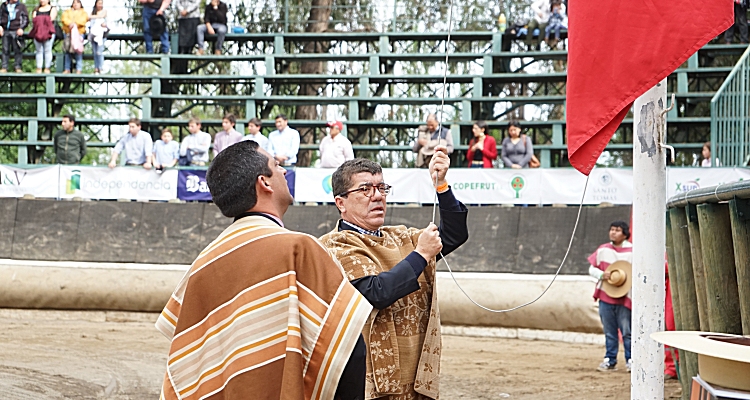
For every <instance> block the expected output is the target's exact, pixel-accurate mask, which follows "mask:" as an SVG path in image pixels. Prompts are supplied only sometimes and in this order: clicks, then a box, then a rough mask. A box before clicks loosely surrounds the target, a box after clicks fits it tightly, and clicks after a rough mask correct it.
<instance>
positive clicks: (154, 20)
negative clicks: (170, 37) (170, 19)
mask: <svg viewBox="0 0 750 400" xmlns="http://www.w3.org/2000/svg"><path fill="white" fill-rule="evenodd" d="M148 24H149V28H150V29H149V30H150V31H151V36H154V37H159V36H161V34H162V33H164V30H165V29H167V20H166V19H164V16H163V15H154V16H153V17H151V19H150V20H149V21H148Z"/></svg>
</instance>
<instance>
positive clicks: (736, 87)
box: [711, 47, 750, 166]
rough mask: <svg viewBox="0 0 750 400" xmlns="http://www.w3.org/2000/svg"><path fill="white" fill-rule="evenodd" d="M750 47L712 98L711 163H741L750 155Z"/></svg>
mask: <svg viewBox="0 0 750 400" xmlns="http://www.w3.org/2000/svg"><path fill="white" fill-rule="evenodd" d="M749 134H750V47H748V49H747V50H746V51H745V53H744V54H743V55H742V57H741V58H740V60H739V61H738V62H737V64H736V65H735V66H734V68H733V69H732V72H730V73H729V76H728V77H727V79H726V80H725V81H724V84H722V85H721V87H720V88H719V90H718V91H717V92H716V94H715V95H714V97H713V99H711V164H712V166H716V165H714V164H716V160H717V159H718V160H719V162H720V163H721V165H722V166H744V165H746V164H747V162H748V157H750V138H748V135H749Z"/></svg>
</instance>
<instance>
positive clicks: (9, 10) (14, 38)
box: [0, 0, 29, 73]
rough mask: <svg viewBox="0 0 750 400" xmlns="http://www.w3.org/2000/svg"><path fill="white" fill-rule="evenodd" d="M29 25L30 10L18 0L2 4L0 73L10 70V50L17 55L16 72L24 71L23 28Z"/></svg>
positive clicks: (0, 16) (0, 11)
mask: <svg viewBox="0 0 750 400" xmlns="http://www.w3.org/2000/svg"><path fill="white" fill-rule="evenodd" d="M27 26H29V12H28V10H27V9H26V6H25V5H24V4H23V3H20V2H19V1H18V0H7V1H6V2H4V3H3V4H2V5H0V36H2V37H3V65H2V69H0V73H6V72H8V61H9V60H10V51H11V49H13V53H14V56H15V60H16V63H15V67H16V72H23V70H22V69H21V62H22V61H23V54H21V51H22V50H23V30H24V29H26V27H27Z"/></svg>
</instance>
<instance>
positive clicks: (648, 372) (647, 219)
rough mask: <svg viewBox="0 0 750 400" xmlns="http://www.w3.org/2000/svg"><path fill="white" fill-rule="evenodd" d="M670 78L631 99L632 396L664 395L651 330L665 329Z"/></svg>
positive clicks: (660, 351)
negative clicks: (666, 146) (667, 113)
mask: <svg viewBox="0 0 750 400" xmlns="http://www.w3.org/2000/svg"><path fill="white" fill-rule="evenodd" d="M666 102H667V80H666V79H664V80H662V81H661V82H660V83H658V84H657V85H656V86H654V87H653V88H651V89H649V90H648V91H647V92H646V93H644V94H643V95H642V96H641V97H639V98H638V99H637V100H636V101H635V103H634V105H633V229H632V231H633V233H634V235H633V236H634V239H633V278H634V279H633V286H632V290H633V292H632V300H633V312H632V323H631V332H632V333H631V338H632V343H631V349H632V357H633V364H632V372H631V377H630V398H631V399H632V400H646V399H656V400H663V399H664V348H663V347H662V345H660V344H659V343H657V342H655V341H654V340H652V339H651V338H650V337H649V336H650V335H651V333H653V332H659V331H662V330H664V296H665V292H664V290H665V289H664V252H665V249H666V216H665V215H666V198H667V193H666V191H667V185H666V179H667V168H666V156H665V154H666V153H665V152H664V149H663V148H662V147H661V146H660V143H665V142H666V140H665V135H666V130H667V119H666V113H663V111H664V110H665V109H666V108H667V104H666Z"/></svg>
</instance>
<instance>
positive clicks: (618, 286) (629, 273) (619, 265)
mask: <svg viewBox="0 0 750 400" xmlns="http://www.w3.org/2000/svg"><path fill="white" fill-rule="evenodd" d="M605 271H608V272H609V279H607V280H603V281H602V290H603V291H604V293H606V294H607V295H608V296H609V297H611V298H613V299H618V298H620V297H622V296H625V295H626V294H628V292H629V291H630V287H631V286H633V266H632V265H631V264H630V263H629V262H627V261H615V262H613V263H612V264H609V266H608V267H607V269H606V270H605Z"/></svg>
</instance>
